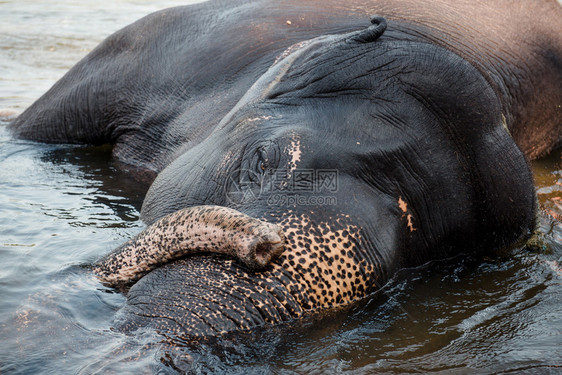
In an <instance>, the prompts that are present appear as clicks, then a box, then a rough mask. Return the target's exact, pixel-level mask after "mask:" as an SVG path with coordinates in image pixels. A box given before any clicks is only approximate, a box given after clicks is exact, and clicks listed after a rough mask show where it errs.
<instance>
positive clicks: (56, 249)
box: [0, 0, 562, 374]
mask: <svg viewBox="0 0 562 375" xmlns="http://www.w3.org/2000/svg"><path fill="white" fill-rule="evenodd" d="M182 3H186V2H185V1H181V2H180V1H142V0H137V1H133V0H130V1H124V0H112V1H108V0H100V1H96V2H76V1H75V0H73V1H40V0H9V1H0V110H1V109H6V108H7V109H11V110H14V111H17V112H21V111H23V110H24V109H25V108H26V107H28V106H29V105H30V104H31V103H32V102H33V101H34V100H35V99H36V98H38V97H39V96H40V95H41V94H42V93H44V92H45V91H46V90H47V89H48V88H49V87H50V86H51V85H52V84H53V83H54V82H55V81H56V80H57V79H59V78H60V77H61V76H62V75H63V74H64V73H65V72H66V71H67V70H68V69H69V68H70V67H71V66H72V65H73V64H74V63H75V62H76V61H78V60H79V59H80V58H81V57H82V56H84V55H85V54H86V53H87V52H88V51H90V50H91V49H92V48H94V47H95V46H96V45H97V44H98V43H99V42H100V41H101V40H103V38H104V37H105V36H107V35H109V34H110V33H111V32H113V31H116V30H117V29H119V28H121V27H123V26H125V25H126V24H128V23H130V22H132V21H134V20H136V19H138V18H140V17H141V16H143V15H145V14H148V13H150V12H152V11H154V10H157V9H160V8H165V7H168V6H174V5H180V4H182ZM561 156H562V155H561V153H560V152H557V153H555V154H553V155H552V156H551V157H549V158H547V159H545V160H541V161H539V162H536V163H534V173H535V178H536V181H537V186H538V189H539V190H538V192H539V199H540V203H541V206H542V207H543V214H542V215H541V220H540V228H541V231H542V233H543V235H544V236H543V237H544V238H543V239H544V243H543V244H541V246H540V247H538V248H536V249H532V250H530V249H515V250H510V251H506V252H504V253H503V254H500V255H497V256H489V257H464V256H463V257H458V258H455V259H449V260H445V261H440V262H434V263H431V264H428V265H426V266H424V267H420V268H418V269H414V270H405V271H403V272H401V273H400V274H399V275H397V277H396V278H394V279H393V280H392V282H391V283H389V285H387V286H386V288H385V289H384V291H381V292H379V293H377V294H375V295H373V296H370V297H369V298H366V299H365V301H363V302H362V303H360V304H357V305H356V306H352V307H349V308H346V309H344V310H339V311H332V312H330V313H327V314H325V315H321V316H315V317H311V318H309V319H306V320H304V321H299V322H292V323H289V324H286V325H283V326H280V327H275V328H269V329H257V330H254V331H252V332H248V333H243V334H233V335H230V336H229V337H225V338H219V339H217V340H215V341H214V342H202V343H191V344H190V343H176V344H178V345H179V346H178V349H177V351H175V352H172V351H170V350H168V349H165V348H163V347H162V346H160V345H158V344H156V345H154V343H158V341H159V339H157V338H156V337H155V336H154V334H153V333H152V332H150V331H146V332H139V333H137V334H136V335H134V336H127V335H124V334H121V333H119V332H114V331H113V330H112V329H111V324H112V320H113V319H114V317H115V316H116V314H119V309H120V307H121V306H122V305H123V303H124V297H123V296H122V295H121V294H119V293H115V292H113V291H112V290H109V289H107V288H105V287H103V286H102V285H100V284H99V283H98V282H97V281H96V279H95V278H93V277H92V275H91V273H90V272H89V269H88V265H89V264H91V262H92V261H93V260H95V259H97V258H99V257H101V256H102V255H103V254H105V253H107V252H109V251H110V250H111V249H113V248H115V247H116V246H118V245H120V244H121V243H123V242H124V241H125V240H126V239H128V238H130V237H131V236H133V235H134V234H135V233H137V232H139V231H140V230H141V229H142V228H143V224H142V223H141V222H140V221H139V209H140V204H141V203H142V198H143V196H144V193H145V189H146V187H143V186H139V185H138V184H136V183H135V182H134V181H132V180H131V179H129V178H128V177H127V176H126V175H124V174H122V173H119V171H118V170H117V169H116V168H115V166H114V165H113V164H112V161H111V157H110V150H109V149H108V148H95V147H76V146H72V147H71V146H58V145H57V146H53V145H44V144H37V143H33V142H28V141H21V140H14V139H12V138H11V137H10V136H9V134H8V133H7V131H6V129H5V123H0V188H1V190H0V265H1V267H0V373H1V374H33V373H42V374H63V373H82V374H90V373H95V372H96V371H99V372H101V373H105V372H110V373H112V372H118V371H123V372H124V373H155V372H161V373H174V372H175V371H176V370H183V369H191V370H194V371H195V372H201V373H241V374H248V373H250V374H251V373H256V374H258V373H259V374H263V373H275V374H324V373H346V374H372V373H427V372H434V373H446V374H449V373H453V374H454V373H459V374H464V373H486V374H487V373H521V372H527V373H530V374H531V373H533V374H534V373H545V374H548V373H553V374H554V373H560V372H561V371H562V367H560V366H562V361H561V358H562V349H561V347H562V333H561V332H562V288H561V284H562V270H561V268H560V262H561V261H562V226H561V225H560V221H559V220H560V218H561V216H560V215H562V199H561V196H562V193H561V191H562V165H561Z"/></svg>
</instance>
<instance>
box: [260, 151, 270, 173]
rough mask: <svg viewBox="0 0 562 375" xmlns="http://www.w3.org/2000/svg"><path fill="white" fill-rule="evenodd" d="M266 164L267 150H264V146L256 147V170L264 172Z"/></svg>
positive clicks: (267, 162) (267, 164) (267, 161)
mask: <svg viewBox="0 0 562 375" xmlns="http://www.w3.org/2000/svg"><path fill="white" fill-rule="evenodd" d="M268 166H269V160H268V157H267V151H266V150H265V147H260V148H259V149H258V171H260V172H265V170H266V169H267V167H268Z"/></svg>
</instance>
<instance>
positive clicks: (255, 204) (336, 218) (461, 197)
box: [11, 0, 562, 336]
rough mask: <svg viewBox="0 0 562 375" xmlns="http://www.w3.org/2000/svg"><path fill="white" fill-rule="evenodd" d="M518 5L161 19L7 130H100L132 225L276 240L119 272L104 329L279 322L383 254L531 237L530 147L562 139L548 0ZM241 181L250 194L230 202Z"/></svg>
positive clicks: (172, 332)
mask: <svg viewBox="0 0 562 375" xmlns="http://www.w3.org/2000/svg"><path fill="white" fill-rule="evenodd" d="M516 2H517V4H518V5H520V6H513V4H512V2H509V1H503V0H498V1H493V2H488V3H486V4H476V3H474V2H451V3H449V2H443V1H437V2H423V1H422V2H416V3H412V2H411V1H410V2H408V1H385V2H378V1H346V2H330V1H328V2H317V1H298V2H297V1H288V2H276V1H255V2H235V3H234V2H221V1H211V2H208V3H203V4H198V5H195V6H189V7H179V8H173V9H170V10H165V11H161V12H157V13H155V14H153V15H150V16H148V17H146V18H144V19H142V20H140V21H138V22H137V23H134V24H132V25H130V26H128V27H126V28H124V29H123V30H121V31H119V32H117V33H116V34H114V35H112V36H110V37H109V38H108V39H107V40H106V41H105V42H103V43H102V44H101V45H100V46H99V47H98V48H96V49H95V50H94V51H92V53H90V54H89V55H88V56H86V57H85V58H84V59H83V60H82V61H81V62H79V63H78V64H77V65H76V66H75V67H74V68H73V69H72V70H71V71H70V72H69V73H68V74H67V75H66V76H65V77H63V78H62V79H61V80H60V81H59V82H58V83H57V84H56V85H55V86H54V87H53V88H52V89H51V90H50V91H49V92H48V93H47V94H45V95H44V96H43V97H42V98H40V99H39V100H38V101H37V102H36V103H35V104H34V105H32V106H31V107H30V108H29V109H28V110H26V111H25V112H24V113H23V114H22V115H21V116H20V117H19V118H17V119H16V120H15V121H14V123H13V124H12V125H11V129H12V131H13V133H14V134H15V135H16V136H19V137H22V138H29V139H35V140H39V141H45V142H59V143H93V144H102V143H112V144H114V149H113V155H114V158H115V160H116V161H118V162H119V163H121V166H122V167H123V168H125V169H128V170H131V173H133V174H135V175H136V176H138V178H139V179H140V180H143V181H145V182H148V183H152V185H151V187H150V189H149V191H148V193H147V196H146V198H145V201H144V204H143V209H142V218H143V220H145V222H146V223H147V224H149V225H150V224H152V225H153V227H149V229H148V230H150V228H155V226H158V225H161V223H162V221H159V220H163V219H164V218H166V217H168V216H166V215H174V213H176V212H179V211H178V210H181V209H189V208H190V207H199V206H218V207H228V208H232V209H235V210H236V211H237V212H239V213H241V214H243V215H248V217H251V218H254V219H255V220H259V221H260V222H263V223H271V224H274V225H277V226H279V228H281V233H280V236H281V237H282V238H283V239H284V251H283V253H282V254H281V255H280V256H279V257H278V258H276V259H275V260H273V262H272V263H271V264H270V265H268V266H266V267H265V269H263V270H259V271H256V270H252V269H250V268H248V267H247V266H245V265H244V264H243V263H242V262H240V261H239V260H240V258H241V257H240V253H237V252H236V251H231V249H228V251H227V253H229V254H231V255H233V257H234V259H233V258H227V257H224V256H218V255H204V256H201V255H197V256H191V257H188V258H184V259H180V260H174V261H172V262H169V263H165V264H161V265H159V267H156V268H155V269H151V271H150V272H149V273H148V274H146V275H144V276H143V277H142V278H140V279H139V280H138V281H136V282H134V281H133V280H130V281H131V284H133V285H132V286H131V287H130V289H129V290H128V291H126V293H127V303H126V305H125V306H124V307H123V309H122V311H121V313H120V314H119V318H118V321H117V322H116V327H117V328H119V329H122V330H124V331H134V330H136V329H138V328H139V327H152V328H155V329H156V330H158V331H159V332H161V333H162V334H163V335H167V336H205V335H212V334H217V333H221V332H228V331H233V330H239V329H249V328H252V327H255V326H258V325H263V324H276V323H279V322H282V321H287V320H290V319H294V318H297V317H300V316H302V315H303V314H306V313H310V312H312V311H318V310H321V309H325V308H332V307H337V306H342V305H346V304H350V303H353V302H356V301H358V300H360V299H361V298H363V297H365V296H366V295H368V294H369V293H371V292H373V291H375V290H377V289H379V288H380V287H381V286H382V285H384V284H385V283H386V282H387V281H388V280H389V278H390V277H392V275H393V274H395V272H396V271H397V270H399V269H401V268H404V267H412V266H418V265H421V264H423V263H425V262H427V261H429V260H431V259H436V258H440V257H449V256H454V255H457V254H462V253H475V252H480V251H482V250H484V249H486V250H488V251H490V249H492V250H493V249H500V248H503V247H505V246H512V245H514V244H517V243H520V242H521V241H524V240H525V239H527V238H528V237H529V236H530V235H531V233H532V231H533V230H534V223H535V212H536V203H535V194H534V187H533V180H532V176H531V173H530V170H529V167H528V163H527V158H535V157H538V156H540V155H544V154H546V153H548V152H549V151H550V150H552V149H555V148H556V147H558V146H559V145H560V142H561V138H562V137H561V132H560V128H561V127H560V119H561V118H562V116H560V103H561V102H562V64H561V61H562V36H561V34H562V33H560V32H559V31H560V30H561V29H562V11H561V8H560V6H559V5H558V4H557V3H556V2H553V1H516ZM373 14H377V15H379V17H375V18H373V19H372V24H370V23H369V20H370V19H371V16H372V15H373ZM383 17H384V18H383ZM539 19H540V20H541V22H538V21H537V20H539ZM506 41H509V42H508V43H507V42H506ZM310 171H312V174H308V175H307V174H306V173H304V172H307V173H309V172H310ZM320 171H323V172H327V171H328V172H331V173H333V174H334V176H335V182H336V188H335V189H325V185H324V182H325V181H322V180H320V179H319V178H318V176H319V172H320ZM303 173H304V174H303ZM299 176H300V177H299ZM303 176H305V177H303ZM306 176H308V177H306ZM299 178H300V179H299ZM241 187H243V189H248V187H249V188H251V189H250V190H252V189H253V190H252V191H258V192H259V194H256V195H255V196H253V197H252V199H246V198H244V197H243V198H244V199H240V200H234V201H233V199H232V197H233V195H232V193H233V192H236V189H240V188H241ZM245 191H246V190H245ZM296 193H298V194H296ZM296 195H298V196H299V198H302V199H299V201H297V200H296V199H295V200H293V199H292V198H295V196H296ZM319 195H321V196H322V198H326V199H325V200H324V203H325V204H318V197H319ZM277 198H285V200H283V199H281V200H279V199H277ZM290 198H291V199H290ZM327 198H329V199H327ZM280 202H282V203H283V204H279V203H280ZM303 202H304V203H303ZM312 202H316V204H313V203H312ZM326 202H329V204H328V203H326ZM233 216H237V215H236V214H235V215H233ZM167 223H168V224H167V225H168V226H169V227H170V228H172V229H173V227H174V225H175V224H174V223H175V222H174V221H173V220H172V221H168V222H167ZM196 224H197V223H196ZM195 227H199V226H198V225H195ZM158 228H162V230H163V231H166V230H167V229H166V227H165V226H163V227H162V226H161V227H158ZM276 228H277V227H276ZM211 231H212V229H211ZM171 232H173V231H170V233H171ZM188 233H189V234H191V235H192V234H193V232H189V231H188ZM197 234H198V235H199V234H200V233H197ZM205 236H206V234H204V235H203V237H202V238H206V237H205ZM200 237H201V236H200ZM141 238H142V234H141ZM172 242H173V241H172ZM156 248H157V247H156ZM206 249H207V248H206ZM134 250H135V249H133V250H132V251H134ZM188 250H190V251H191V250H197V249H188ZM207 250H209V249H207ZM211 250H212V249H211ZM156 251H159V250H156ZM160 251H161V250H160ZM110 257H111V255H110ZM118 259H119V258H118ZM128 259H141V258H134V257H133V258H131V257H128ZM141 260H142V259H141ZM127 262H129V260H127ZM124 265H125V264H124V263H123V266H124ZM127 266H130V264H127ZM112 267H118V268H119V267H120V263H119V260H118V262H117V263H114V264H113V265H112ZM133 268H134V265H133Z"/></svg>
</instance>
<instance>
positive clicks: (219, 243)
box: [94, 206, 285, 287]
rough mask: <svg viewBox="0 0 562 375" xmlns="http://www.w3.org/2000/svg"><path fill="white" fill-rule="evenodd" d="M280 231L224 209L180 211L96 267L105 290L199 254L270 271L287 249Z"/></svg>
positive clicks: (98, 263) (159, 221)
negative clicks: (207, 254)
mask: <svg viewBox="0 0 562 375" xmlns="http://www.w3.org/2000/svg"><path fill="white" fill-rule="evenodd" d="M284 243H285V238H284V235H283V232H282V230H281V227H279V226H278V225H275V224H272V223H268V222H265V221H261V220H258V219H255V218H252V217H250V216H248V215H245V214H243V213H241V212H239V211H236V210H233V209H230V208H226V207H220V206H197V207H190V208H186V209H182V210H179V211H176V212H174V213H172V214H170V215H167V216H165V217H163V218H161V219H160V220H158V221H157V222H156V223H154V224H153V225H151V226H150V227H148V228H147V229H145V230H144V231H143V232H141V233H140V234H139V235H137V236H136V237H135V238H133V239H131V240H130V241H128V242H127V243H125V244H124V245H122V246H121V247H119V248H117V249H116V250H115V251H113V252H111V253H110V254H108V255H107V256H106V257H104V258H103V259H101V260H100V261H98V262H97V263H96V264H95V265H94V272H95V273H96V274H97V275H98V277H99V279H100V280H101V281H102V282H103V283H104V284H106V285H109V286H112V287H124V286H127V285H130V284H132V283H134V282H135V281H137V280H138V279H140V278H141V277H142V276H143V275H145V274H147V273H148V272H150V271H152V270H153V269H155V268H157V267H159V266H161V265H162V264H164V263H168V262H170V261H173V260H176V259H178V258H181V257H184V256H187V255H191V254H195V253H205V252H208V253H220V254H226V255H231V256H233V257H235V258H236V259H238V260H240V261H241V262H242V263H243V264H245V265H246V266H247V267H248V268H250V269H251V270H257V269H262V268H264V267H266V266H267V265H268V264H269V263H270V262H271V261H272V260H273V259H275V258H276V257H278V256H279V255H280V254H281V253H282V252H283V250H284Z"/></svg>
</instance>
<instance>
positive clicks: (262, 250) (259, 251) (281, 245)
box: [254, 231, 285, 268]
mask: <svg viewBox="0 0 562 375" xmlns="http://www.w3.org/2000/svg"><path fill="white" fill-rule="evenodd" d="M283 250H285V238H284V236H283V234H282V233H281V231H279V232H278V233H277V234H274V235H271V236H269V238H266V239H264V240H262V241H259V242H258V243H257V244H256V247H255V255H254V256H255V261H256V263H257V264H256V267H255V268H263V267H265V266H267V265H268V264H269V263H271V261H272V260H273V259H275V258H277V257H278V256H279V255H281V253H282V252H283Z"/></svg>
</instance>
